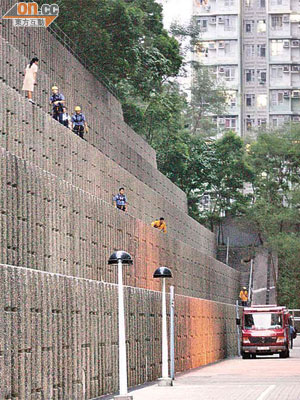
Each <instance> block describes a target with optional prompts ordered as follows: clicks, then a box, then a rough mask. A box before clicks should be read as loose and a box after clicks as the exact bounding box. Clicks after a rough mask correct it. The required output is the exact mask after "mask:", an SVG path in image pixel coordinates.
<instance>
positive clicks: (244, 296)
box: [240, 286, 248, 307]
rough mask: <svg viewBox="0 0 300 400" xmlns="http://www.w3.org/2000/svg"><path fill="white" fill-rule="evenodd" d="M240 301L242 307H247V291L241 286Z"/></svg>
mask: <svg viewBox="0 0 300 400" xmlns="http://www.w3.org/2000/svg"><path fill="white" fill-rule="evenodd" d="M240 299H241V301H242V306H243V307H247V304H248V290H247V288H246V286H243V288H242V290H241V291H240Z"/></svg>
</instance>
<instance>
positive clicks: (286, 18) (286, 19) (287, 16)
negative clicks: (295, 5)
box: [282, 15, 290, 22]
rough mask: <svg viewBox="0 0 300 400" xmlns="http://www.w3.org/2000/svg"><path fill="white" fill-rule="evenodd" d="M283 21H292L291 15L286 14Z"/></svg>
mask: <svg viewBox="0 0 300 400" xmlns="http://www.w3.org/2000/svg"><path fill="white" fill-rule="evenodd" d="M282 21H283V22H290V17H289V15H284V16H283V17H282Z"/></svg>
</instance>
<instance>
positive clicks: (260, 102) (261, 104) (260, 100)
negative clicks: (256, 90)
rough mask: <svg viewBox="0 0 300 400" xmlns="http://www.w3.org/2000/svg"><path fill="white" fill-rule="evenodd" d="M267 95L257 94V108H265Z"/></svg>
mask: <svg viewBox="0 0 300 400" xmlns="http://www.w3.org/2000/svg"><path fill="white" fill-rule="evenodd" d="M267 101H268V99H267V95H266V94H259V95H258V96H257V107H258V108H266V107H267Z"/></svg>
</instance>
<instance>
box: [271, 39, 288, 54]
mask: <svg viewBox="0 0 300 400" xmlns="http://www.w3.org/2000/svg"><path fill="white" fill-rule="evenodd" d="M286 42H287V41H286ZM283 48H284V45H283V40H271V55H272V56H280V55H282V54H283Z"/></svg>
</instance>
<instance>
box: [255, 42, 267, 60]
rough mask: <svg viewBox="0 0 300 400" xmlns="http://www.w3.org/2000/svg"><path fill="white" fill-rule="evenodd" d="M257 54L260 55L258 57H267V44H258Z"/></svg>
mask: <svg viewBox="0 0 300 400" xmlns="http://www.w3.org/2000/svg"><path fill="white" fill-rule="evenodd" d="M257 55H258V57H266V45H265V44H258V45H257Z"/></svg>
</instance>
